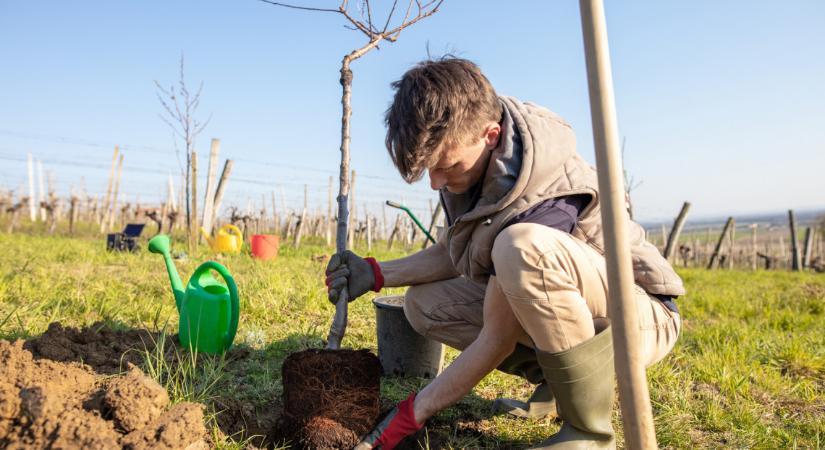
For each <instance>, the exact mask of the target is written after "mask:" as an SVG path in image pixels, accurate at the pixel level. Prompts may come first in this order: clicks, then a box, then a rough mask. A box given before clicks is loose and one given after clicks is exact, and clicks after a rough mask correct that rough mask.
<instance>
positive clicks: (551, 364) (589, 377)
mask: <svg viewBox="0 0 825 450" xmlns="http://www.w3.org/2000/svg"><path fill="white" fill-rule="evenodd" d="M536 355H537V356H538V361H539V364H540V365H541V368H542V370H543V372H544V378H545V379H546V380H547V383H548V384H549V385H550V388H551V389H552V390H553V393H554V394H555V395H556V401H557V402H558V403H559V410H560V414H561V419H562V420H563V421H564V423H563V424H562V427H561V430H559V432H558V433H556V434H554V435H553V436H550V438H549V439H547V440H545V441H544V442H542V443H541V444H539V445H537V446H535V447H530V448H531V449H534V450H536V449H552V450H583V449H615V448H616V441H615V439H614V437H613V426H612V425H611V423H610V415H611V412H612V409H613V384H614V381H615V374H614V369H613V339H612V335H611V332H610V327H607V329H605V330H604V331H602V332H601V333H599V334H597V335H596V336H594V337H593V338H591V339H589V340H587V341H585V342H582V343H581V344H579V345H577V346H575V347H573V348H571V349H569V350H565V351H563V352H559V353H547V352H540V351H537V352H536Z"/></svg>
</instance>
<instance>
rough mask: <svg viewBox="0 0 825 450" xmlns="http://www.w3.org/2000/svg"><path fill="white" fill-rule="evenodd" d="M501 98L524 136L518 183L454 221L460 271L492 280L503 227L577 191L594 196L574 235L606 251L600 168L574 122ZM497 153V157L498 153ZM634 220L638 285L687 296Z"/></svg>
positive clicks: (450, 243) (451, 237)
mask: <svg viewBox="0 0 825 450" xmlns="http://www.w3.org/2000/svg"><path fill="white" fill-rule="evenodd" d="M501 101H502V103H503V104H504V107H505V108H507V110H508V111H509V112H510V116H511V117H512V120H513V126H514V127H515V129H516V130H517V131H518V133H519V134H520V136H521V143H522V148H523V153H522V162H521V169H520V172H519V174H518V176H517V178H516V180H515V185H514V186H513V187H512V189H510V190H509V191H508V192H507V193H506V194H504V195H503V196H502V197H501V198H499V199H497V200H496V199H493V200H489V199H486V198H482V199H481V200H480V201H479V202H478V204H476V206H475V207H474V208H473V209H472V210H470V211H469V212H467V213H465V214H463V215H461V216H459V217H457V218H454V219H453V220H454V223H453V225H452V226H451V227H450V228H449V229H448V230H447V236H446V239H447V248H448V249H449V252H450V258H451V259H452V261H453V265H454V266H455V268H456V270H457V271H458V272H459V273H461V274H462V275H464V276H466V277H468V278H471V279H473V280H475V281H478V282H486V281H487V279H488V278H489V277H490V273H491V267H492V265H493V263H492V258H491V250H492V247H493V241H494V240H495V238H496V236H497V235H498V233H499V232H500V231H501V229H502V228H503V226H504V225H505V224H506V223H507V222H508V221H509V220H510V219H512V218H513V217H514V216H516V215H518V214H519V213H521V212H523V211H525V210H527V209H529V208H530V207H532V206H534V205H536V204H538V203H540V202H542V201H544V200H547V199H550V198H554V197H561V196H567V195H572V194H587V195H589V196H590V197H591V198H592V200H591V201H590V203H589V204H588V205H587V206H586V207H585V208H584V210H583V211H582V212H581V213H580V214H579V220H578V223H577V224H576V228H575V229H574V230H573V232H572V235H573V236H574V237H576V238H578V239H581V240H582V241H584V242H587V243H588V244H589V245H590V246H592V247H593V248H594V249H596V250H597V251H598V252H599V253H602V254H604V240H603V237H602V221H601V215H600V212H599V211H600V208H599V193H598V189H597V186H598V182H597V179H596V171H595V169H594V168H593V167H591V166H590V165H589V164H587V163H586V162H585V161H584V160H583V159H582V158H581V157H580V156H579V155H578V154H577V153H576V141H575V136H574V134H573V130H572V128H571V127H570V125H568V124H567V123H566V122H565V121H564V119H562V118H561V117H559V116H558V115H556V114H554V113H553V112H551V111H549V110H547V109H544V108H542V107H539V106H537V105H534V104H531V103H522V102H521V101H519V100H517V99H515V98H511V97H501ZM492 157H493V158H496V154H495V153H494V154H493V156H492ZM485 181H486V180H485ZM628 221H629V222H630V223H629V225H630V226H629V227H628V229H629V233H630V235H629V236H628V238H629V239H630V243H631V253H632V257H633V275H634V278H635V280H636V284H638V285H639V286H641V287H642V288H644V289H645V291H647V292H648V293H650V294H663V295H673V296H679V295H684V293H685V289H684V286H683V285H682V280H681V279H680V278H679V276H678V275H676V272H674V271H673V268H672V267H671V266H670V264H669V263H668V262H667V261H666V260H665V259H664V258H663V257H662V256H661V255H660V254H659V251H658V250H657V249H656V247H654V246H653V245H651V244H650V243H648V242H647V241H646V240H645V232H644V229H642V227H641V226H640V225H639V224H637V223H635V222H633V221H630V219H629V218H628Z"/></svg>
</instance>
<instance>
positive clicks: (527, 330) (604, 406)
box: [327, 58, 684, 449]
mask: <svg viewBox="0 0 825 450" xmlns="http://www.w3.org/2000/svg"><path fill="white" fill-rule="evenodd" d="M393 87H394V88H395V90H396V92H395V98H394V100H393V104H392V106H391V107H390V108H389V109H388V111H387V114H386V124H387V139H386V145H387V149H388V151H389V154H390V156H391V157H392V160H393V162H394V163H395V166H396V167H397V168H398V170H399V172H400V173H401V176H402V177H403V178H404V179H405V180H406V181H407V182H413V181H415V180H418V179H420V178H421V177H422V175H423V173H424V172H425V171H427V173H428V174H429V178H430V185H431V187H432V188H433V189H435V190H438V191H439V193H440V196H441V202H442V203H443V205H444V210H445V212H446V218H447V222H448V226H449V228H448V229H447V232H446V233H445V236H444V237H443V238H442V239H441V240H440V241H439V242H438V243H437V244H436V245H433V246H432V247H430V248H428V249H426V250H422V251H420V252H418V253H416V254H413V255H411V256H408V257H406V258H401V259H398V260H393V261H382V262H377V261H375V260H374V259H372V258H367V259H363V258H361V257H359V256H357V255H355V254H354V253H352V252H349V251H347V252H343V253H340V254H336V255H333V257H332V258H331V259H330V262H329V265H328V267H327V284H328V286H329V297H330V299H331V300H332V301H333V302H334V301H335V300H336V299H337V298H338V292H339V291H340V289H341V288H343V287H344V286H347V287H348V289H349V293H350V295H351V298H352V299H355V298H358V297H359V296H360V295H363V294H364V293H366V292H367V291H369V290H374V291H379V290H380V289H381V288H382V287H384V286H387V287H390V286H393V287H394V286H411V287H410V288H409V290H408V291H407V294H406V301H405V304H404V312H405V314H406V316H407V319H408V320H409V322H410V324H411V325H412V326H413V328H415V329H416V330H417V331H418V332H419V333H421V334H422V335H424V336H427V337H429V338H432V339H436V340H438V341H440V342H443V343H445V344H447V345H450V346H451V347H454V348H456V349H459V350H462V353H461V354H460V355H459V357H458V358H457V359H456V360H455V361H454V362H453V363H452V364H451V365H450V366H449V367H447V368H446V369H445V370H444V372H442V373H441V374H440V375H439V376H438V377H436V378H435V379H434V380H433V381H432V382H431V383H430V384H429V385H428V386H427V387H426V388H424V389H423V390H422V391H421V392H420V393H418V394H417V395H416V394H415V393H413V394H411V395H410V396H409V398H407V399H406V400H404V401H402V402H401V403H399V404H398V406H397V407H396V408H395V409H394V410H393V411H392V412H391V413H390V414H389V415H388V416H387V417H386V418H385V419H384V420H383V421H382V422H381V423H380V424H378V426H376V428H375V429H374V430H373V431H372V432H371V433H370V434H369V435H367V436H365V437H364V438H363V441H362V442H361V444H360V445H359V446H358V447H357V448H359V449H362V448H363V449H369V448H376V447H381V448H383V449H390V448H393V447H394V446H395V445H396V444H397V443H398V442H399V441H400V440H401V439H403V438H404V437H406V436H409V435H410V434H413V433H414V432H416V431H417V430H418V429H420V428H421V427H422V426H423V424H424V422H425V421H426V420H427V419H428V418H429V417H431V416H432V415H434V414H435V413H437V412H438V411H440V410H442V409H444V408H446V407H448V406H450V405H452V404H454V403H455V402H457V401H458V400H460V399H461V398H462V397H463V396H465V395H467V394H468V393H469V392H470V391H471V390H472V388H473V387H474V386H475V385H476V384H477V383H478V382H479V381H480V380H481V379H482V378H483V377H484V376H485V375H487V374H488V373H489V372H491V371H492V370H493V369H495V368H498V369H499V370H502V371H504V372H507V373H511V374H516V375H520V376H522V377H524V378H526V379H527V380H529V381H531V382H532V383H534V384H537V385H538V386H537V388H536V391H535V393H534V394H533V396H532V397H531V398H530V400H528V401H527V402H517V401H515V400H510V399H499V400H497V401H496V406H497V408H498V409H500V410H505V411H509V412H511V413H513V414H515V415H521V416H533V417H537V416H544V415H548V414H555V413H556V411H558V415H559V416H560V417H561V419H562V420H563V425H562V428H561V430H560V431H559V432H558V433H557V434H555V435H553V436H551V437H550V438H549V439H547V440H546V441H544V442H542V443H541V444H539V445H538V446H537V447H534V448H553V449H580V448H613V447H615V443H614V438H613V429H612V426H611V423H610V416H611V409H612V403H613V392H614V391H613V389H614V388H613V383H614V371H613V348H612V340H611V335H610V324H609V319H608V318H607V302H608V297H607V286H606V274H605V262H604V257H603V251H604V250H603V248H604V246H603V240H602V239H603V238H602V225H601V217H600V214H599V195H598V190H597V181H596V173H595V170H594V169H593V168H592V167H590V166H589V165H588V164H587V163H586V162H585V161H583V160H582V159H581V157H580V156H579V155H578V154H577V153H576V149H575V138H574V135H573V131H572V129H571V128H570V126H569V125H568V124H567V123H566V122H564V120H563V119H562V118H560V117H559V116H557V115H555V114H554V113H552V112H550V111H548V110H546V109H544V108H541V107H539V106H536V105H533V104H530V103H523V102H521V101H519V100H516V99H514V98H511V97H498V96H497V95H496V93H495V91H494V90H493V87H492V86H491V85H490V83H489V81H488V80H487V79H486V78H485V77H484V75H483V74H482V73H481V71H480V70H479V68H478V67H477V66H476V65H475V64H473V63H471V62H469V61H466V60H462V59H454V58H445V59H442V60H438V61H425V62H422V63H419V64H418V65H416V66H415V67H413V68H412V69H410V70H409V71H408V72H407V73H405V74H404V76H403V77H402V78H401V80H399V81H397V82H395V83H393ZM628 220H629V219H628ZM630 225H631V226H630V230H631V233H630V235H629V236H628V238H629V239H630V242H631V246H632V255H633V270H634V275H635V281H636V286H637V289H636V302H637V306H638V309H639V318H640V327H641V333H642V338H643V343H644V348H643V349H642V351H643V354H644V356H645V358H646V362H647V364H648V365H650V364H652V363H654V362H656V361H658V360H659V359H661V358H662V357H664V356H665V355H666V354H667V353H668V352H669V351H670V350H671V349H672V348H673V345H674V344H675V342H676V339H677V337H678V335H679V330H680V326H681V324H680V318H679V314H678V309H677V308H676V305H675V303H674V302H673V299H674V298H675V297H677V296H679V295H683V294H684V288H683V286H682V281H681V280H680V278H679V277H678V276H677V275H676V273H675V272H674V271H673V269H672V268H671V267H670V265H669V264H668V263H667V261H666V260H665V259H664V258H662V257H661V256H660V255H659V253H658V251H657V250H656V248H655V247H653V246H652V245H651V244H649V243H647V242H646V241H645V239H644V231H643V230H642V228H641V227H640V226H639V225H638V224H635V223H633V222H631V223H630Z"/></svg>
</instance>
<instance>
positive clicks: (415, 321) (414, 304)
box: [404, 284, 432, 336]
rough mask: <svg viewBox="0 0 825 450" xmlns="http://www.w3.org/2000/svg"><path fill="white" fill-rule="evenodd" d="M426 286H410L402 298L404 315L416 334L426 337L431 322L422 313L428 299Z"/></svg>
mask: <svg viewBox="0 0 825 450" xmlns="http://www.w3.org/2000/svg"><path fill="white" fill-rule="evenodd" d="M427 291H428V289H427V285H426V284H422V285H418V286H410V287H409V289H407V293H406V295H405V297H404V315H405V316H406V317H407V321H408V322H409V323H410V325H411V326H412V327H413V330H415V331H416V333H418V334H420V335H422V336H426V335H427V331H428V329H429V325H430V323H431V322H432V320H431V319H429V318H428V317H427V315H426V313H425V311H424V304H425V303H426V300H427V298H428V293H427Z"/></svg>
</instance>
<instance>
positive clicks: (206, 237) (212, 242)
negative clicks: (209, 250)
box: [201, 227, 215, 247]
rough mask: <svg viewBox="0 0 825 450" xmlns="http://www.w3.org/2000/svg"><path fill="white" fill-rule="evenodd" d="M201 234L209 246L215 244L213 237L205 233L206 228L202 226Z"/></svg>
mask: <svg viewBox="0 0 825 450" xmlns="http://www.w3.org/2000/svg"><path fill="white" fill-rule="evenodd" d="M201 234H202V235H203V238H204V239H206V242H207V243H208V244H209V246H210V247H211V246H213V245H214V244H215V238H213V237H212V236H210V235H209V233H207V232H206V230H204V229H203V227H201Z"/></svg>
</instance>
